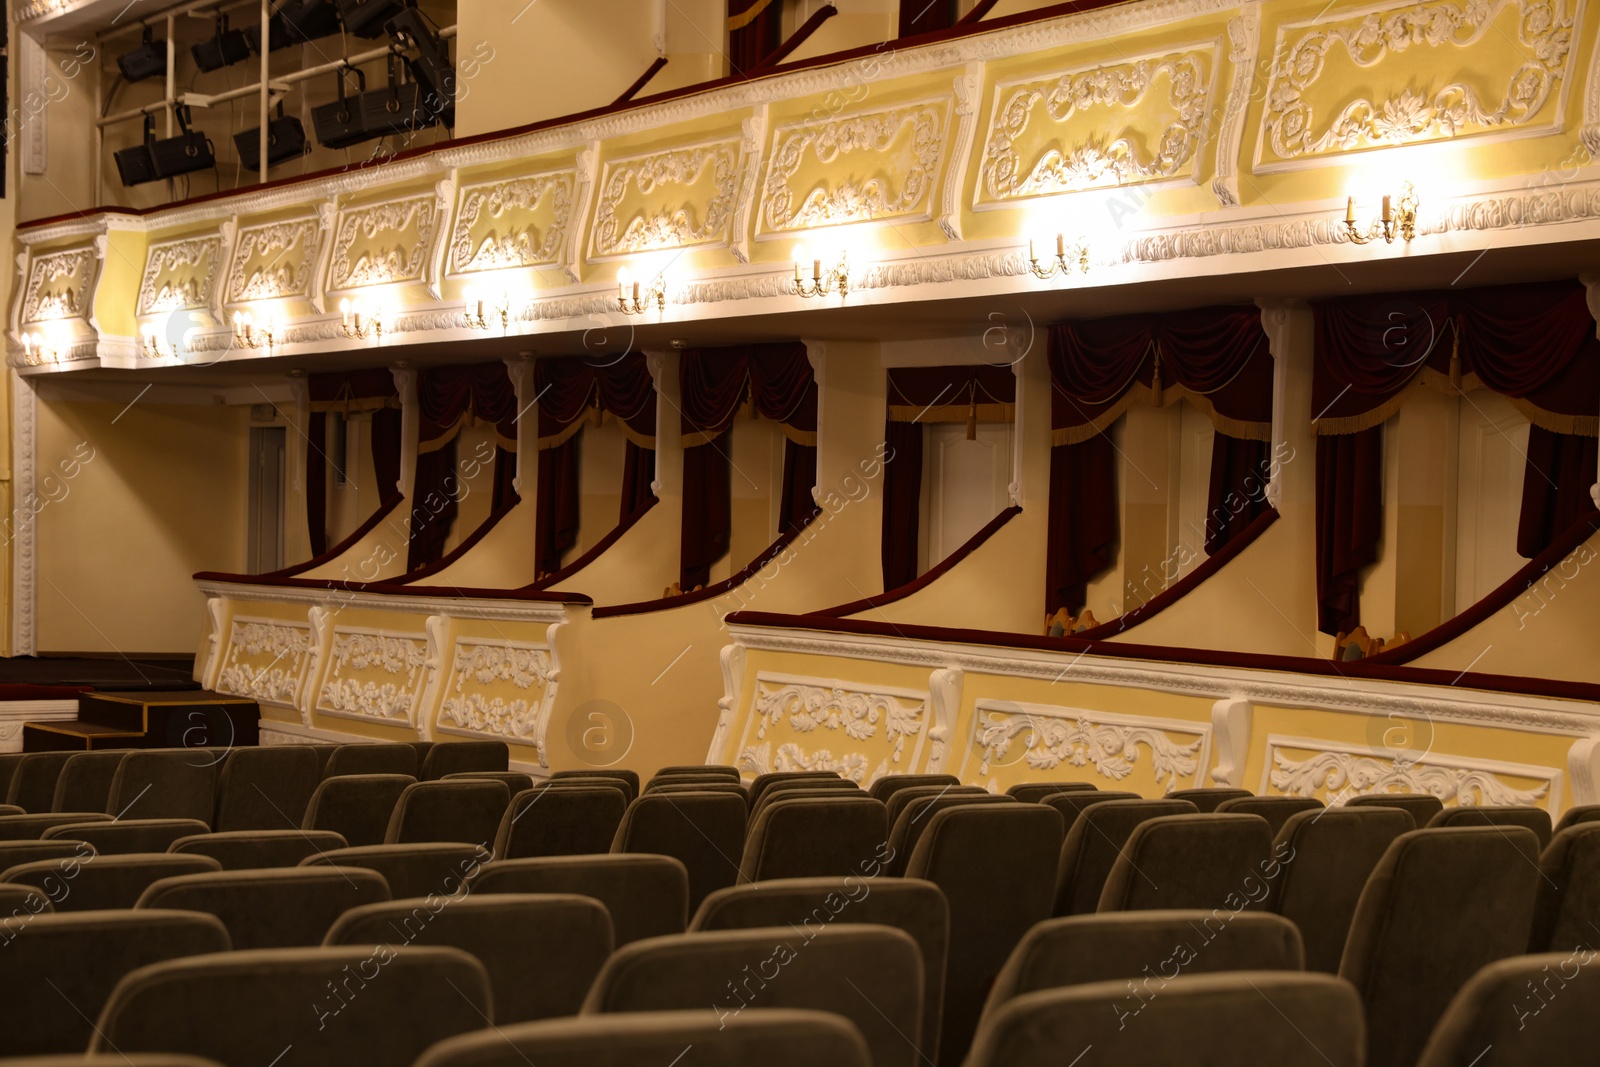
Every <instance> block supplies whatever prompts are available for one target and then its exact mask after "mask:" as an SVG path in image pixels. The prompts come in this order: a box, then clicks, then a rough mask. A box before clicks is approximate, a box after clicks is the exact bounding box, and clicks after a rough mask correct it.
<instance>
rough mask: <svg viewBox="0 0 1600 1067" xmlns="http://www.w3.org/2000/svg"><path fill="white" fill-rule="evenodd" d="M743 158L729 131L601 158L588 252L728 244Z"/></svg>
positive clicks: (599, 256)
mask: <svg viewBox="0 0 1600 1067" xmlns="http://www.w3.org/2000/svg"><path fill="white" fill-rule="evenodd" d="M742 159H743V149H742V147H741V140H740V138H737V137H735V138H731V139H728V140H724V141H712V142H709V143H706V144H699V145H690V146H687V147H684V148H673V149H671V150H669V151H664V152H654V153H650V154H648V155H640V156H630V157H627V158H624V159H608V160H606V163H605V167H604V169H603V171H602V173H601V177H600V191H599V195H598V198H597V200H596V203H595V211H594V226H593V238H592V240H591V241H590V245H589V254H590V258H594V259H603V258H607V257H613V256H626V255H632V254H633V253H636V252H650V251H654V250H656V249H663V248H688V247H692V246H696V245H709V244H726V243H727V241H728V239H729V223H730V222H731V221H732V219H733V213H734V209H735V208H736V207H737V201H738V193H739V176H740V174H741V173H743V170H744V168H743V165H742Z"/></svg>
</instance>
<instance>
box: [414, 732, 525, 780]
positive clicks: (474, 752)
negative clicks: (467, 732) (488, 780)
mask: <svg viewBox="0 0 1600 1067" xmlns="http://www.w3.org/2000/svg"><path fill="white" fill-rule="evenodd" d="M510 766H511V749H510V747H508V746H507V745H506V743H505V742H504V741H450V742H438V743H436V744H434V745H433V746H432V747H430V748H429V749H428V754H427V756H426V757H424V758H423V761H422V774H421V778H422V780H423V781H425V782H434V781H438V780H439V779H441V778H443V777H445V776H446V775H450V774H456V773H459V772H461V771H505V770H508V769H509V768H510Z"/></svg>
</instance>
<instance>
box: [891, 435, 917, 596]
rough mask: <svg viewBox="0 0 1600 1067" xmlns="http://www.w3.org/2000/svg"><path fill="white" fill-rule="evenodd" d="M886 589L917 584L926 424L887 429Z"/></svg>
mask: <svg viewBox="0 0 1600 1067" xmlns="http://www.w3.org/2000/svg"><path fill="white" fill-rule="evenodd" d="M884 440H885V443H886V445H887V448H885V450H884V457H885V458H884V464H883V547H882V554H883V588H884V591H885V592H887V591H888V590H890V589H898V588H899V587H900V586H902V585H908V584H909V583H911V582H914V581H916V580H917V533H918V529H919V527H920V526H921V521H922V424H921V423H919V422H895V421H894V420H890V421H889V423H888V424H887V425H886V426H885V427H884Z"/></svg>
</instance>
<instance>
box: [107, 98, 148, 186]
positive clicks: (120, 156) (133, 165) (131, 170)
mask: <svg viewBox="0 0 1600 1067" xmlns="http://www.w3.org/2000/svg"><path fill="white" fill-rule="evenodd" d="M155 139H156V119H155V116H154V115H146V116H145V117H144V137H143V138H142V139H141V140H140V141H139V143H138V144H136V145H134V146H133V147H132V148H119V149H117V150H116V151H115V152H113V153H112V154H111V155H112V158H113V159H115V160H116V161H117V174H118V175H119V176H120V177H121V178H122V184H123V185H143V184H145V183H146V182H153V181H155V180H156V179H157V178H159V177H160V175H159V174H157V173H156V161H155V157H154V156H152V155H151V154H150V146H151V145H152V144H154V143H155Z"/></svg>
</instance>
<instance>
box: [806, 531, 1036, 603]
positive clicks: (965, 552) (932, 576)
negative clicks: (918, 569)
mask: <svg viewBox="0 0 1600 1067" xmlns="http://www.w3.org/2000/svg"><path fill="white" fill-rule="evenodd" d="M1021 514H1022V509H1021V508H1020V507H1017V506H1015V505H1012V506H1011V507H1009V508H1006V509H1005V510H1004V511H1002V512H1000V514H998V515H996V516H995V517H994V518H992V519H990V520H989V522H988V524H987V525H986V526H984V528H983V529H981V530H979V531H978V532H977V533H975V534H973V535H972V536H971V537H969V538H968V539H967V543H966V544H964V545H962V546H961V547H960V548H958V549H956V550H955V551H954V552H952V553H950V554H949V555H948V556H946V557H945V558H944V559H942V560H940V561H939V562H938V564H937V565H935V566H933V567H931V568H929V569H928V572H927V573H926V574H923V575H921V576H919V577H918V578H917V579H916V580H915V581H911V582H907V583H906V584H905V585H902V586H899V587H897V588H895V589H888V590H885V591H884V592H882V593H879V594H878V595H877V596H867V597H862V598H861V599H860V600H852V601H851V602H850V603H848V604H840V605H839V606H838V607H834V608H823V609H822V610H821V611H818V612H816V613H815V614H817V615H822V616H826V617H827V618H830V619H842V618H844V617H845V616H847V615H856V614H859V613H861V612H863V611H870V610H872V609H873V608H881V607H883V606H884V605H885V604H893V603H894V602H895V601H897V600H904V599H905V598H906V597H908V596H910V595H911V594H912V593H917V592H921V591H922V590H924V589H926V588H927V587H928V586H930V585H932V584H933V583H934V582H937V581H938V580H939V579H940V578H943V577H944V576H945V575H946V574H949V573H950V572H951V571H952V570H954V569H955V566H956V564H958V563H960V562H961V561H962V560H964V559H966V558H967V557H968V556H970V555H972V554H973V553H974V552H976V551H977V550H978V549H979V548H980V547H982V546H983V544H984V543H985V542H986V541H988V540H989V538H991V537H993V536H994V535H995V533H997V532H998V531H999V529H1000V527H1002V526H1004V525H1005V524H1006V523H1008V522H1010V521H1011V520H1012V519H1014V518H1016V517H1017V516H1018V515H1021Z"/></svg>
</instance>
